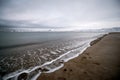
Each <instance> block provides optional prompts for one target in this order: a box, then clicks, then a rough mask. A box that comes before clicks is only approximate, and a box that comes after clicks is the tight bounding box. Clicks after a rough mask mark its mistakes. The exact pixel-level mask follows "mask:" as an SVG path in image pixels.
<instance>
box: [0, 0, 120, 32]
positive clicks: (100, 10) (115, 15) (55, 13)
mask: <svg viewBox="0 0 120 80" xmlns="http://www.w3.org/2000/svg"><path fill="white" fill-rule="evenodd" d="M119 8H120V0H19V1H18V0H0V24H7V25H14V26H18V27H19V26H22V27H29V26H31V27H33V28H34V27H36V26H37V27H40V28H41V27H42V28H47V27H54V28H58V29H59V27H62V28H65V29H66V28H68V29H73V30H74V29H88V28H90V29H91V28H92V29H93V28H95V29H98V28H109V27H115V26H120V15H119V14H120V9H119Z"/></svg>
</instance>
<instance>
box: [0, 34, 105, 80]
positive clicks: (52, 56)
mask: <svg viewBox="0 0 120 80" xmlns="http://www.w3.org/2000/svg"><path fill="white" fill-rule="evenodd" d="M102 34H103V33H80V32H37V33H35V32H21V33H19V32H1V33H0V38H1V39H0V75H1V76H2V77H4V76H5V77H4V78H5V79H8V78H11V77H13V78H14V79H16V78H15V76H18V75H16V73H17V74H19V73H21V72H23V71H25V70H26V72H27V73H29V79H31V78H32V77H33V75H36V74H38V73H39V70H40V71H43V72H53V71H55V70H56V69H57V68H58V67H60V66H62V64H61V61H63V60H64V62H66V61H68V60H69V59H71V58H72V57H75V56H76V55H78V53H80V52H81V51H82V50H84V49H85V48H86V47H88V43H89V42H90V41H92V40H93V39H95V38H97V37H99V36H101V35H102ZM41 68H42V69H47V71H44V70H41ZM35 70H36V71H35ZM14 72H15V73H14ZM6 74H8V75H7V76H6ZM9 74H10V75H9ZM10 76H11V77H10Z"/></svg>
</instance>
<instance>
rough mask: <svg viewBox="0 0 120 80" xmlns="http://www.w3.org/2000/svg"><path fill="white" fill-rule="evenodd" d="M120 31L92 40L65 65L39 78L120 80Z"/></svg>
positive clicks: (41, 79)
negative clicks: (89, 45)
mask: <svg viewBox="0 0 120 80" xmlns="http://www.w3.org/2000/svg"><path fill="white" fill-rule="evenodd" d="M119 62H120V33H110V34H107V35H105V36H104V37H102V38H99V39H97V40H95V41H93V42H91V47H89V48H87V49H86V50H85V51H84V52H83V53H82V54H81V55H80V56H78V57H77V58H74V59H72V60H70V61H68V62H66V63H65V65H64V67H62V68H61V69H59V70H57V71H55V72H52V73H42V74H41V75H40V76H39V78H38V79H37V80H120V63H119Z"/></svg>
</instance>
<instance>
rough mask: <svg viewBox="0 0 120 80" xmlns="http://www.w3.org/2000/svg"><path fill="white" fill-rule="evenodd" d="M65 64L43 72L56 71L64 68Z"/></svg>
mask: <svg viewBox="0 0 120 80" xmlns="http://www.w3.org/2000/svg"><path fill="white" fill-rule="evenodd" d="M63 66H64V64H61V65H60V66H58V67H56V68H54V69H51V70H49V71H47V72H43V73H51V72H54V71H56V70H58V69H60V68H62V67H63Z"/></svg>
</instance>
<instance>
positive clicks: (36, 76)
mask: <svg viewBox="0 0 120 80" xmlns="http://www.w3.org/2000/svg"><path fill="white" fill-rule="evenodd" d="M40 74H41V72H39V73H38V74H37V75H35V76H34V77H32V78H31V79H30V80H37V78H38V77H39V76H40Z"/></svg>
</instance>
